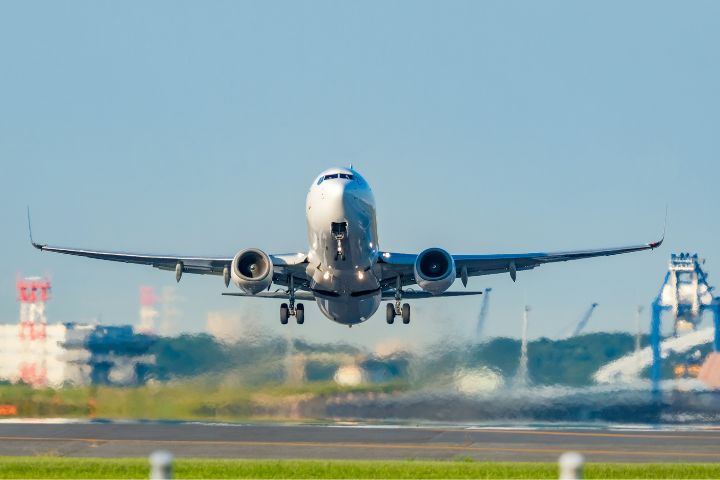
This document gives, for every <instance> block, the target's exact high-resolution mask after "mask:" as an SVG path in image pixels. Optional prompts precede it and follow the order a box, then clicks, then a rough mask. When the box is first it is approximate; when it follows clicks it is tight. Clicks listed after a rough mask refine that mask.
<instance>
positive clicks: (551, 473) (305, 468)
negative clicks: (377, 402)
mask: <svg viewBox="0 0 720 480" xmlns="http://www.w3.org/2000/svg"><path fill="white" fill-rule="evenodd" d="M148 473H149V467H148V462H147V460H146V459H144V458H111V459H105V458H66V457H0V478H38V479H47V478H82V479H87V478H118V479H125V478H148ZM174 473H175V478H180V479H182V478H332V479H345V478H363V479H364V478H368V479H369V478H373V479H391V478H557V477H558V470H557V465H556V464H554V463H522V462H516V463H511V462H475V461H472V460H457V461H420V460H401V461H345V460H212V459H187V458H183V459H178V460H177V461H176V462H175V472H174ZM585 478H720V464H717V465H716V464H629V463H628V464H622V463H591V464H588V465H587V466H586V468H585Z"/></svg>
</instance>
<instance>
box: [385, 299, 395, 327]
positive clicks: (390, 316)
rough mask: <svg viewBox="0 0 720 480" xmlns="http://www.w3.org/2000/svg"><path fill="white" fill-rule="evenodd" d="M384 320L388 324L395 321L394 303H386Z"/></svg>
mask: <svg viewBox="0 0 720 480" xmlns="http://www.w3.org/2000/svg"><path fill="white" fill-rule="evenodd" d="M385 321H386V322H387V323H389V324H392V323H393V322H394V321H395V305H393V304H392V303H388V304H387V310H386V314H385Z"/></svg>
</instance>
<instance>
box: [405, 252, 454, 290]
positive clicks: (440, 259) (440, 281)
mask: <svg viewBox="0 0 720 480" xmlns="http://www.w3.org/2000/svg"><path fill="white" fill-rule="evenodd" d="M456 275H457V274H456V272H455V260H453V258H452V256H451V255H450V254H449V253H448V252H446V251H445V250H443V249H442V248H428V249H427V250H424V251H423V252H422V253H421V254H420V255H418V256H417V259H416V260H415V281H416V282H417V284H418V286H419V287H420V288H422V289H423V290H425V291H426V292H430V293H432V294H438V293H442V292H444V291H445V290H447V289H448V288H450V285H452V284H453V282H454V281H455V277H456Z"/></svg>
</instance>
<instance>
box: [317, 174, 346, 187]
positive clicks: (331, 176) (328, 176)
mask: <svg viewBox="0 0 720 480" xmlns="http://www.w3.org/2000/svg"><path fill="white" fill-rule="evenodd" d="M333 178H344V179H345V180H352V179H353V176H352V174H350V173H331V174H330V175H325V176H324V177H320V178H319V179H318V182H317V184H318V185H320V184H321V183H322V182H324V181H325V180H331V179H333Z"/></svg>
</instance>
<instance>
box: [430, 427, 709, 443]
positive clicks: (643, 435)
mask: <svg viewBox="0 0 720 480" xmlns="http://www.w3.org/2000/svg"><path fill="white" fill-rule="evenodd" d="M430 431H433V432H491V433H509V434H513V433H522V434H525V435H556V436H568V437H610V438H613V437H614V438H657V439H674V438H681V439H708V440H718V441H720V435H682V434H681V435H673V434H672V433H671V432H668V433H667V434H665V435H659V434H653V433H609V432H605V433H603V432H556V431H549V430H508V429H503V428H472V427H470V428H458V429H431V430H430Z"/></svg>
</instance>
